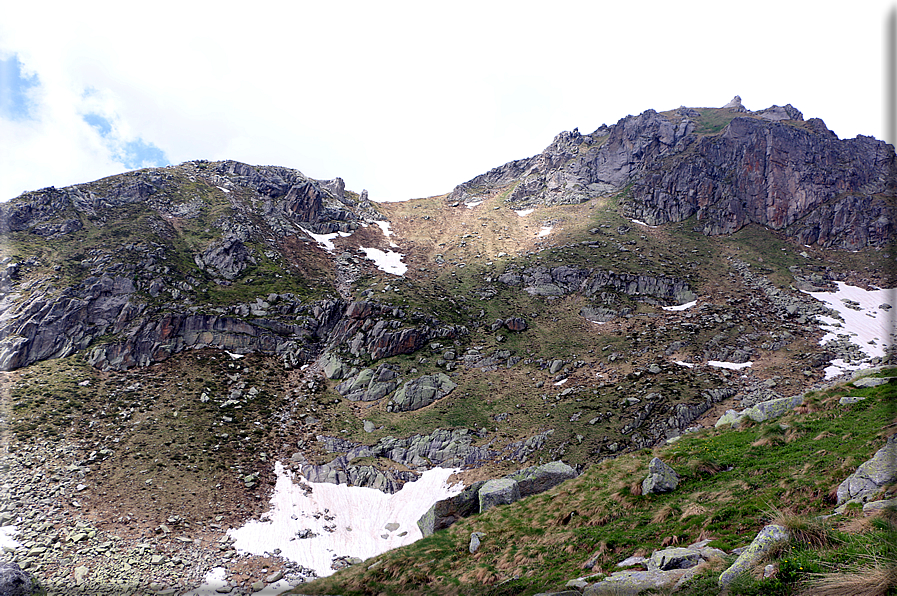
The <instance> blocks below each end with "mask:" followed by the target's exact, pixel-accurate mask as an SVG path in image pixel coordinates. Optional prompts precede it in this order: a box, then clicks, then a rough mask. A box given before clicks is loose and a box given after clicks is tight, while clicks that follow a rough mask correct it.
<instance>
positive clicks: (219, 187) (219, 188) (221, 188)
mask: <svg viewBox="0 0 897 596" xmlns="http://www.w3.org/2000/svg"><path fill="white" fill-rule="evenodd" d="M216 188H218V190H221V191H224V192H230V191H229V190H227V189H226V188H224V187H223V186H218V187H216Z"/></svg>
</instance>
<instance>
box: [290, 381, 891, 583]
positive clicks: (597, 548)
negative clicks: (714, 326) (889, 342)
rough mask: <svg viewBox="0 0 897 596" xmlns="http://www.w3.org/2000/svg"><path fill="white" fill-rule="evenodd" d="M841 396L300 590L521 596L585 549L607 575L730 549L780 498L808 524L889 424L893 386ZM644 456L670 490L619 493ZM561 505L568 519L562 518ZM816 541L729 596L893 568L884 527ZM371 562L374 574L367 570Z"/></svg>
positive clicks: (799, 545) (601, 467)
mask: <svg viewBox="0 0 897 596" xmlns="http://www.w3.org/2000/svg"><path fill="white" fill-rule="evenodd" d="M849 392H850V394H854V393H857V394H859V393H860V392H862V394H863V395H867V396H868V397H869V399H868V400H866V401H863V402H859V403H857V404H854V405H852V406H848V407H844V406H840V405H838V404H837V400H838V398H839V397H840V396H842V395H845V394H847V393H848V389H847V388H845V387H844V386H839V387H835V388H833V389H829V390H826V391H824V392H820V393H819V394H818V395H817V396H816V397H818V398H819V399H818V400H817V403H818V406H817V407H818V408H819V409H818V410H817V411H809V412H804V413H800V411H796V412H795V413H792V414H789V415H787V416H785V417H783V418H781V419H779V420H776V421H772V422H769V423H765V424H757V425H752V426H748V427H744V428H741V429H739V430H709V431H704V432H702V433H697V434H693V435H688V436H685V437H683V438H682V439H680V440H679V441H678V442H676V443H674V444H672V445H670V446H667V447H661V448H658V449H655V450H643V451H642V452H637V453H633V454H629V455H623V456H620V457H618V458H615V459H611V460H605V461H603V462H601V463H599V464H595V465H592V466H591V467H590V468H589V469H588V470H586V472H584V473H583V474H582V475H581V476H580V477H579V478H577V479H576V480H574V481H570V482H567V483H565V484H563V485H562V486H560V487H558V488H556V489H554V490H552V491H550V492H548V493H544V494H542V495H535V496H532V497H528V498H526V499H523V500H522V501H519V502H518V503H515V504H513V505H510V506H503V507H498V508H495V509H493V510H491V511H489V512H487V513H485V514H482V515H478V516H474V517H472V518H468V519H465V520H462V521H461V522H458V523H457V524H455V525H454V526H452V527H451V528H449V529H448V530H445V531H441V532H437V534H436V535H434V536H432V537H430V538H426V539H424V540H421V541H418V542H416V543H414V544H413V545H411V546H408V547H405V548H402V549H398V550H395V551H391V552H388V553H385V554H383V555H380V556H378V557H376V558H375V559H374V560H369V561H366V562H365V564H364V565H359V566H357V567H354V568H350V569H348V570H345V571H342V572H339V573H337V574H336V575H334V576H333V577H331V578H327V579H324V580H319V581H317V582H314V583H312V584H306V585H303V586H302V592H303V593H308V594H324V593H341V594H346V595H353V594H368V593H383V594H396V595H398V594H457V593H463V594H505V593H507V594H510V593H514V594H523V595H528V594H534V593H536V592H540V591H549V590H560V589H562V588H563V584H564V582H565V581H566V580H567V579H571V578H574V577H577V576H580V575H583V574H584V573H585V572H584V571H583V570H582V569H581V568H580V565H581V564H582V563H584V562H585V560H587V559H589V558H590V557H591V556H593V555H595V554H596V553H597V555H598V564H597V565H596V568H595V569H594V570H593V571H595V572H597V571H599V570H603V571H605V572H610V571H612V570H613V565H614V564H615V563H616V562H617V561H619V560H622V559H623V558H625V557H627V556H630V555H632V554H633V553H635V552H636V551H638V552H646V553H650V552H651V551H652V550H655V549H658V548H660V546H661V545H660V543H661V541H662V540H663V539H665V538H671V537H676V539H677V541H678V543H679V544H688V543H690V542H694V541H696V540H698V539H700V538H703V537H711V538H713V542H712V543H711V545H712V546H716V547H718V548H722V549H726V550H730V549H732V548H734V547H736V546H743V545H745V544H747V543H748V542H750V540H751V539H752V537H753V536H754V535H755V534H756V532H757V531H758V530H759V529H760V528H762V527H763V526H764V525H766V524H767V523H770V522H771V521H773V519H774V518H775V517H776V516H777V515H781V513H782V512H781V511H779V512H777V509H776V508H777V507H781V506H782V505H781V504H783V503H787V504H789V506H788V509H787V511H785V512H784V513H785V514H786V515H787V516H788V517H789V519H790V520H791V521H790V522H788V523H791V524H792V525H793V526H794V527H797V525H800V524H804V525H803V526H801V527H808V526H807V524H806V523H805V522H801V521H799V520H812V518H813V517H814V516H816V515H820V514H823V513H827V512H830V511H831V510H832V509H833V507H834V504H833V502H832V500H831V494H832V491H833V489H834V487H836V486H837V485H838V484H839V483H840V482H841V481H842V480H843V479H844V478H846V476H847V475H849V474H850V473H852V472H853V470H854V469H855V468H856V467H857V466H858V465H859V464H860V463H862V462H863V461H865V460H866V459H868V458H869V457H870V456H871V455H872V454H873V453H874V452H875V451H876V450H877V449H879V448H880V447H881V445H882V444H883V443H884V437H885V431H883V430H882V429H885V428H886V427H888V425H889V424H891V423H892V421H893V410H892V407H891V404H892V400H894V399H895V398H897V384H895V383H889V384H887V385H884V386H881V387H877V388H870V389H862V390H858V389H850V391H849ZM783 425H784V426H787V428H786V429H785V430H784V435H783V438H782V441H781V442H773V443H771V444H767V443H765V442H764V439H768V437H769V434H770V429H775V428H776V427H779V428H780V430H781V426H783ZM776 433H777V431H776ZM654 455H657V456H659V457H661V458H662V459H663V460H664V461H666V462H668V463H670V464H671V465H672V466H673V467H674V469H676V471H677V472H678V473H679V474H680V476H681V481H680V485H679V487H678V488H677V490H676V491H674V492H672V493H668V494H663V495H647V496H640V495H639V496H637V495H636V494H635V493H633V491H632V487H634V486H635V485H637V484H638V483H639V482H640V481H641V479H642V478H643V477H644V475H645V471H646V469H647V464H648V460H649V459H650V458H651V457H652V456H654ZM573 511H575V512H576V515H575V516H573V517H572V519H571V520H570V521H569V523H567V524H566V525H565V524H563V523H562V521H561V520H562V519H563V518H565V517H568V514H569V513H570V512H573ZM795 520H798V521H795ZM795 524H797V525H795ZM811 525H812V524H811ZM473 531H478V532H483V533H484V534H485V537H484V539H483V546H482V547H481V549H480V551H479V552H478V553H477V554H476V555H473V556H471V555H470V554H469V553H467V551H466V545H467V538H468V537H469V535H470V532H473ZM808 532H809V530H808ZM807 535H812V533H809V534H807ZM826 536H827V539H826V542H825V544H818V543H814V542H813V541H812V540H810V539H808V540H806V541H805V542H800V541H796V542H795V543H793V544H792V545H791V546H789V547H787V549H786V550H785V551H783V552H782V553H781V554H780V556H779V557H778V561H779V562H778V565H779V569H780V571H779V575H778V579H776V580H764V581H761V582H756V581H754V582H751V581H744V582H742V583H741V584H738V585H736V586H735V588H734V589H733V592H732V593H733V594H776V595H782V596H786V595H789V594H792V593H795V591H796V589H797V588H798V587H799V586H800V585H801V583H802V582H804V581H805V580H808V579H810V578H811V577H812V574H813V573H818V572H822V571H833V570H834V571H838V572H843V573H846V572H847V571H850V570H854V569H857V568H859V567H861V566H862V563H863V562H865V561H868V560H872V559H874V560H879V561H892V560H893V557H894V552H893V548H894V547H893V541H892V540H893V537H894V533H893V527H891V526H890V525H889V524H887V523H886V522H872V525H871V527H869V528H867V529H864V530H863V531H855V530H849V529H831V530H827V531H826ZM863 553H865V554H863ZM374 562H377V566H376V567H375V568H374V569H373V570H371V571H368V569H367V568H368V567H369V566H370V565H371V564H372V563H374ZM412 569H413V571H411V570H412ZM718 575H719V571H718V570H717V571H716V572H715V575H713V574H712V573H707V574H705V575H703V576H699V577H698V578H696V579H695V580H694V581H693V582H692V584H691V590H690V591H689V592H688V593H690V594H691V593H694V594H716V593H717V592H718V588H716V585H715V584H716V577H718ZM412 576H413V577H412ZM515 577H517V578H518V579H514V578H515ZM502 582H505V583H502ZM714 590H715V591H714Z"/></svg>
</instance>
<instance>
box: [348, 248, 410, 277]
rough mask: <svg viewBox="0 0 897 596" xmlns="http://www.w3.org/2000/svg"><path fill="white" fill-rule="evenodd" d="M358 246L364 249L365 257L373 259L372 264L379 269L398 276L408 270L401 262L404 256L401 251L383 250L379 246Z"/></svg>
mask: <svg viewBox="0 0 897 596" xmlns="http://www.w3.org/2000/svg"><path fill="white" fill-rule="evenodd" d="M360 248H361V250H363V251H364V254H365V256H366V257H367V258H369V259H370V260H372V261H374V264H375V265H376V266H377V269H379V270H380V271H385V272H386V273H392V274H393V275H398V276H400V277H401V276H403V275H405V272H406V271H408V265H406V264H405V263H403V262H402V257H403V256H405V255H403V254H402V253H398V252H395V251H392V250H388V251H386V252H383V251H382V250H380V249H379V248H365V247H364V246H362V247H360Z"/></svg>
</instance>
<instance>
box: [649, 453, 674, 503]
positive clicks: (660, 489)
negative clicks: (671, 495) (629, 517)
mask: <svg viewBox="0 0 897 596" xmlns="http://www.w3.org/2000/svg"><path fill="white" fill-rule="evenodd" d="M677 486H679V475H678V474H676V471H675V470H673V468H671V467H670V466H668V465H666V464H665V463H663V462H662V461H660V458H659V457H655V458H654V459H652V460H651V462H650V463H649V464H648V477H647V478H645V479H644V480H643V481H642V494H643V495H648V494H659V493H668V492H670V491H674V490H676V487H677Z"/></svg>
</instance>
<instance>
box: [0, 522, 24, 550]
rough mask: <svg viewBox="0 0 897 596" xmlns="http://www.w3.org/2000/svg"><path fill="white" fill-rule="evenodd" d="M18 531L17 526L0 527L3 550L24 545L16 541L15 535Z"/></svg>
mask: <svg viewBox="0 0 897 596" xmlns="http://www.w3.org/2000/svg"><path fill="white" fill-rule="evenodd" d="M16 531H17V530H16V527H15V526H3V527H0V550H3V549H5V548H7V547H8V548H10V549H15V548H18V547H20V546H22V545H21V544H19V543H18V541H16V539H15V538H13V536H15V535H16Z"/></svg>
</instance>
